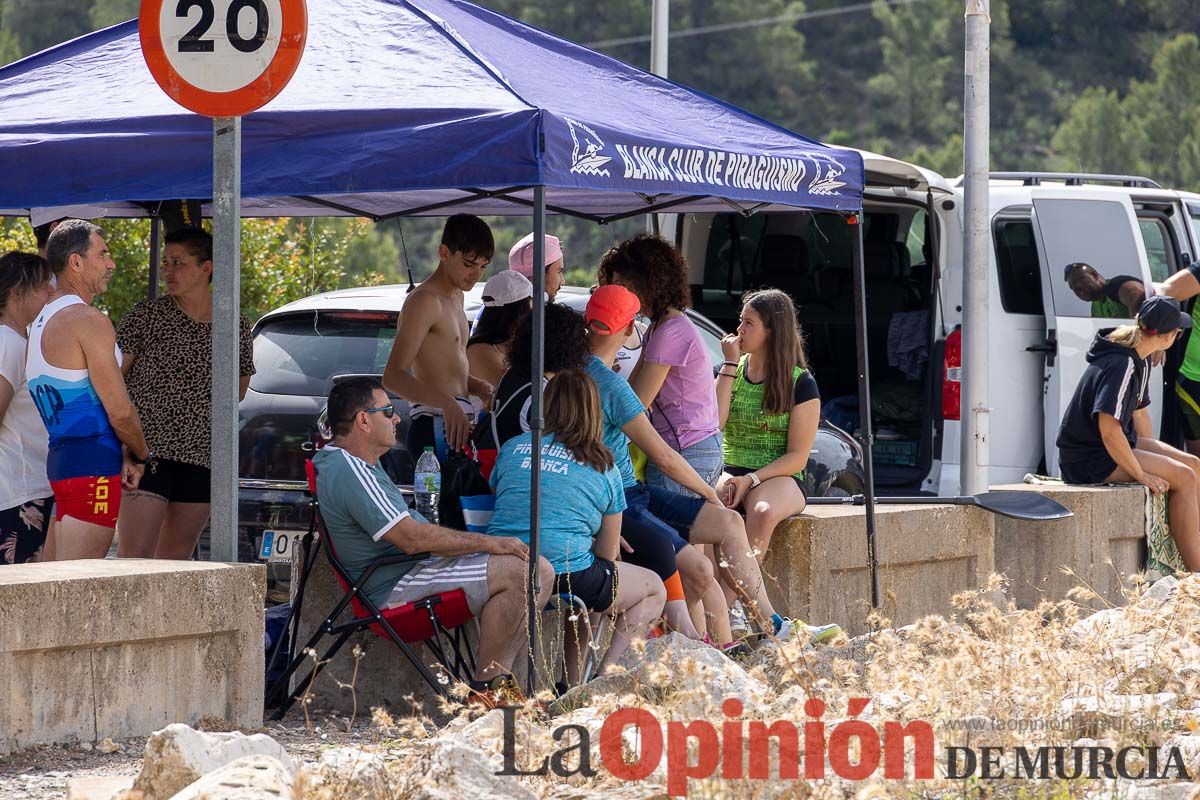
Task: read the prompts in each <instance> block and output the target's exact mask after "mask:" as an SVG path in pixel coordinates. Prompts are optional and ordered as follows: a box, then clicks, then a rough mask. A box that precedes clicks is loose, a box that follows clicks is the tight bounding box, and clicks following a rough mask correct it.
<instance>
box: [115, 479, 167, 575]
mask: <svg viewBox="0 0 1200 800" xmlns="http://www.w3.org/2000/svg"><path fill="white" fill-rule="evenodd" d="M166 516H167V500H166V498H164V497H161V496H159V495H157V494H151V493H150V492H143V491H141V490H140V489H134V490H133V491H126V492H125V496H124V497H122V498H121V514H120V516H118V517H117V530H119V531H120V532H121V535H120V536H118V537H117V558H154V550H155V548H156V547H157V546H158V534H159V531H160V530H161V529H162V525H163V520H164V519H165V518H166Z"/></svg>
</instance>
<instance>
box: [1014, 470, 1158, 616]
mask: <svg viewBox="0 0 1200 800" xmlns="http://www.w3.org/2000/svg"><path fill="white" fill-rule="evenodd" d="M992 491H1025V492H1029V491H1032V492H1038V493H1040V494H1044V495H1046V496H1047V497H1050V498H1053V499H1054V500H1057V501H1058V502H1060V503H1062V504H1063V505H1064V506H1066V507H1067V508H1069V509H1070V510H1071V511H1072V512H1073V513H1074V516H1073V517H1070V518H1068V519H1060V520H1053V521H1051V522H1025V521H1022V520H1015V519H1008V518H1007V517H999V516H998V517H996V571H997V572H1002V573H1004V574H1005V575H1007V576H1008V579H1009V582H1010V593H1011V595H1012V597H1013V599H1014V600H1015V601H1016V603H1017V605H1018V606H1020V607H1021V608H1033V607H1034V606H1036V605H1037V604H1038V603H1039V602H1041V601H1042V600H1063V599H1065V598H1066V597H1067V593H1068V592H1069V591H1070V590H1071V589H1072V588H1074V587H1076V586H1084V587H1088V588H1090V589H1092V591H1094V592H1095V593H1096V594H1097V595H1099V599H1098V600H1096V601H1094V602H1092V603H1091V604H1092V605H1095V606H1107V605H1120V604H1121V603H1123V602H1124V596H1123V589H1124V588H1125V587H1126V586H1127V585H1128V579H1129V577H1130V576H1131V575H1133V574H1134V573H1136V572H1139V571H1140V570H1141V569H1142V568H1143V564H1144V563H1145V548H1146V544H1145V542H1146V537H1145V530H1146V517H1145V507H1146V490H1145V489H1143V488H1142V487H1141V486H1135V485H1130V486H1112V487H1099V486H1066V485H1063V484H1048V485H1031V484H1013V485H1011V486H994V487H992ZM1068 570H1069V572H1068Z"/></svg>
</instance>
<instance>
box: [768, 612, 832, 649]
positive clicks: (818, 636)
mask: <svg viewBox="0 0 1200 800" xmlns="http://www.w3.org/2000/svg"><path fill="white" fill-rule="evenodd" d="M801 631H802V632H803V633H804V635H806V636H808V638H809V641H811V642H812V643H813V644H824V643H825V642H828V641H831V640H833V639H836V638H837V637H838V636H841V635H842V627H841V626H840V625H837V624H836V623H830V624H828V625H806V624H805V623H803V622H801V621H800V620H798V619H788V618H787V617H784V618H783V625H781V626H780V628H779V630H778V631H776V632H775V638H776V639H779V640H780V641H784V642H786V641H787V640H789V639H792V638H793V637H795V636H796V634H797V633H798V632H801Z"/></svg>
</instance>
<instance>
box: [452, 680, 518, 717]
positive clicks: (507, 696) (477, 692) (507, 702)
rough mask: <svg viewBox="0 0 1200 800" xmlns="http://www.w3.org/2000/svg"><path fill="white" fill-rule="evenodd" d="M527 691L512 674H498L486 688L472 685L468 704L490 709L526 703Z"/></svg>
mask: <svg viewBox="0 0 1200 800" xmlns="http://www.w3.org/2000/svg"><path fill="white" fill-rule="evenodd" d="M525 702H526V698H525V693H524V692H522V691H521V687H520V686H518V685H517V682H516V680H514V679H513V677H512V676H511V675H497V676H496V677H495V678H492V680H491V681H490V682H489V683H488V684H487V688H486V689H476V688H474V687H471V688H470V689H469V690H468V691H467V699H466V703H467V705H472V706H476V705H477V706H481V707H483V708H486V709H488V710H489V711H490V710H492V709H494V708H507V707H508V706H523V705H525Z"/></svg>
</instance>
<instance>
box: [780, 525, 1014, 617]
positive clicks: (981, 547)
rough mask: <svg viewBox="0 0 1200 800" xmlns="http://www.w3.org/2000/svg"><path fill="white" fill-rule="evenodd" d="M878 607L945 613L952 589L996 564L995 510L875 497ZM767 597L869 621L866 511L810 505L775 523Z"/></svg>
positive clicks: (802, 611) (896, 612)
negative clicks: (879, 502) (885, 501)
mask: <svg viewBox="0 0 1200 800" xmlns="http://www.w3.org/2000/svg"><path fill="white" fill-rule="evenodd" d="M875 541H876V553H877V558H878V561H879V569H880V573H879V584H880V593H881V606H882V608H881V610H882V613H883V614H884V616H885V617H887V618H888V619H890V620H891V621H892V623H893V624H895V625H906V624H908V623H910V622H913V621H915V620H917V619H920V618H921V617H924V616H926V615H929V614H949V613H950V612H951V611H952V608H951V603H950V600H951V598H952V597H953V596H954V595H955V594H956V593H958V592H962V591H966V590H971V589H977V588H979V587H981V586H983V585H984V584H985V583H986V582H987V579H988V576H989V575H990V574H991V572H992V570H993V558H994V555H993V553H994V547H995V541H994V538H993V526H992V517H991V514H988V513H987V512H984V511H982V510H980V509H978V508H974V507H970V506H952V505H944V506H943V505H912V506H892V505H889V506H876V507H875ZM763 571H764V575H765V577H766V580H767V585H768V594H769V595H770V597H771V602H772V603H774V604H775V605H776V606H777V607H778V608H780V609H782V610H783V612H785V613H787V614H790V615H792V616H796V617H800V618H802V619H804V620H806V621H810V622H813V623H825V622H836V623H838V624H839V625H841V626H842V627H843V628H845V629H846V631H847V632H848V633H849V634H850V635H856V634H859V633H864V632H866V631H867V630H868V629H869V626H868V625H867V617H868V615H869V614H870V606H871V573H870V568H869V564H868V561H867V531H866V513H865V511H864V509H862V508H861V507H855V506H819V507H811V508H809V509H808V510H806V511H805V512H804V514H802V515H800V516H796V517H791V518H789V519H787V520H784V521H783V522H782V523H780V524H779V526H778V527H777V528H776V529H775V533H774V535H773V536H772V538H771V545H770V547H769V548H768V550H767V554H766V558H765V559H764V561H763Z"/></svg>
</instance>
